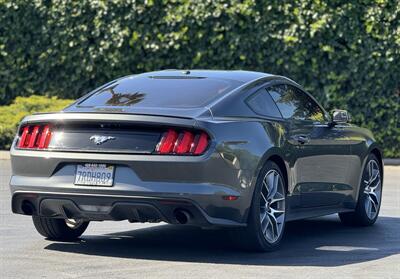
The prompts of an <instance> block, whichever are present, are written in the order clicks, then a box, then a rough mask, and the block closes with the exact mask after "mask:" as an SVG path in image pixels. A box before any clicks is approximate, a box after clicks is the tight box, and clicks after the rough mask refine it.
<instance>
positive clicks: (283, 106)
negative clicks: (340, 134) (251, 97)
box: [268, 85, 326, 123]
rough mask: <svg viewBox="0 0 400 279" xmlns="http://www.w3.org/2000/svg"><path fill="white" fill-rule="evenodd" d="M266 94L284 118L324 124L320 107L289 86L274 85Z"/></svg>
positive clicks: (323, 116)
mask: <svg viewBox="0 0 400 279" xmlns="http://www.w3.org/2000/svg"><path fill="white" fill-rule="evenodd" d="M268 92H269V93H270V94H271V97H272V98H273V99H274V101H275V103H276V105H277V106H278V108H279V110H280V111H281V113H282V116H283V117H284V118H292V119H298V120H310V121H314V122H321V123H322V122H325V121H326V119H325V115H324V111H323V110H322V109H321V107H320V106H319V105H318V104H317V103H316V102H315V101H314V100H313V99H312V98H310V96H308V95H307V94H306V93H304V92H302V91H301V90H300V89H298V88H296V87H294V86H291V85H275V86H272V87H270V88H268Z"/></svg>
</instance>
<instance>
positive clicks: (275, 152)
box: [254, 147, 289, 193]
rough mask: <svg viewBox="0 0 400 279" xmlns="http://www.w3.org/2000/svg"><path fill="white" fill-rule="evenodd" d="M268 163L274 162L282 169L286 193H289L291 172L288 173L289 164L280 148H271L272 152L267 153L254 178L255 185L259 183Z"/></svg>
mask: <svg viewBox="0 0 400 279" xmlns="http://www.w3.org/2000/svg"><path fill="white" fill-rule="evenodd" d="M267 161H272V162H274V163H275V164H277V165H278V167H279V168H280V170H281V172H282V174H283V176H284V177H283V178H284V181H285V191H286V193H288V185H289V171H288V167H287V163H286V162H285V160H284V156H283V152H282V151H281V150H280V149H279V148H276V147H275V148H271V149H270V150H268V151H267V152H265V154H264V155H263V156H262V158H261V160H260V162H259V164H258V167H257V171H256V174H255V176H254V177H255V178H256V179H255V183H257V180H258V178H259V176H260V172H261V170H262V168H263V167H264V165H265V163H266V162H267ZM255 183H254V185H255Z"/></svg>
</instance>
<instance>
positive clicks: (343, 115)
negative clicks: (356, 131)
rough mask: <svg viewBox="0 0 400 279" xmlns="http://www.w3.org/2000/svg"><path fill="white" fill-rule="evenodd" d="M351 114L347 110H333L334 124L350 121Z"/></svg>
mask: <svg viewBox="0 0 400 279" xmlns="http://www.w3.org/2000/svg"><path fill="white" fill-rule="evenodd" d="M350 120H351V118H350V114H349V113H348V112H347V111H346V110H340V109H335V110H333V111H332V122H333V123H334V124H344V123H348V122H350Z"/></svg>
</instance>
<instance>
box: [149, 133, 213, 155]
mask: <svg viewBox="0 0 400 279" xmlns="http://www.w3.org/2000/svg"><path fill="white" fill-rule="evenodd" d="M209 142H210V137H209V136H208V135H207V134H206V133H205V132H202V131H198V132H197V131H189V130H182V131H177V130H175V129H169V130H168V131H166V132H165V133H163V135H162V137H161V140H160V141H159V143H158V144H157V146H156V150H155V153H157V154H162V155H189V156H190V155H201V154H203V153H204V152H205V151H206V150H207V147H208V145H209Z"/></svg>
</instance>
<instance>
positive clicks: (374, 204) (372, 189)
mask: <svg viewBox="0 0 400 279" xmlns="http://www.w3.org/2000/svg"><path fill="white" fill-rule="evenodd" d="M365 172H366V173H365V175H364V178H365V179H364V194H366V195H367V198H366V199H365V204H364V205H365V211H366V213H367V216H368V218H369V219H371V220H373V219H374V218H375V217H376V215H377V214H378V212H379V205H380V202H381V193H382V181H381V174H380V170H379V165H378V163H377V162H376V161H375V160H371V161H369V162H368V164H367V167H366V170H365Z"/></svg>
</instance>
